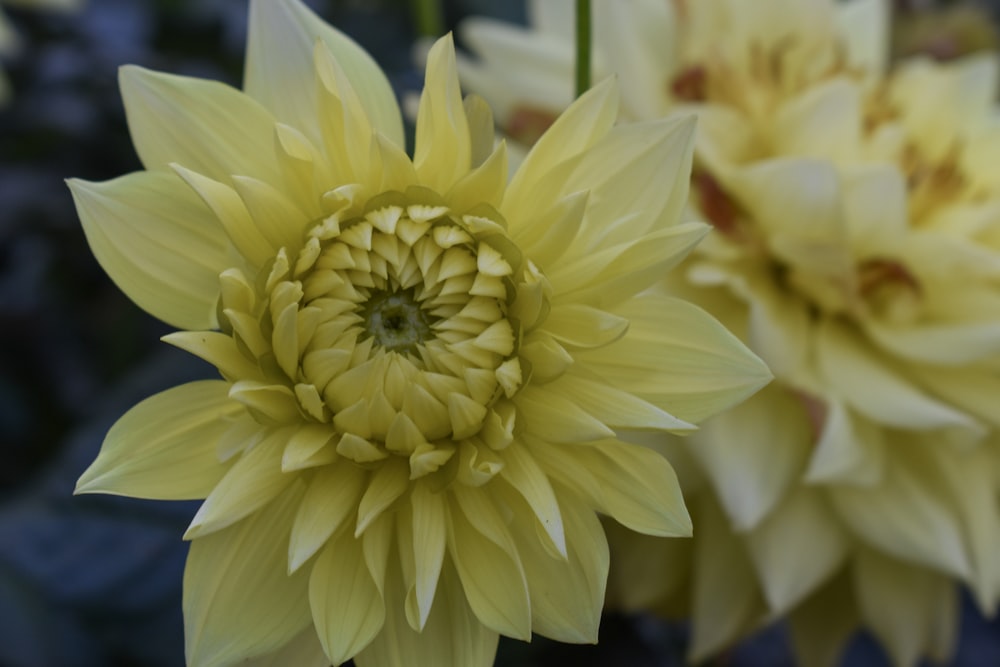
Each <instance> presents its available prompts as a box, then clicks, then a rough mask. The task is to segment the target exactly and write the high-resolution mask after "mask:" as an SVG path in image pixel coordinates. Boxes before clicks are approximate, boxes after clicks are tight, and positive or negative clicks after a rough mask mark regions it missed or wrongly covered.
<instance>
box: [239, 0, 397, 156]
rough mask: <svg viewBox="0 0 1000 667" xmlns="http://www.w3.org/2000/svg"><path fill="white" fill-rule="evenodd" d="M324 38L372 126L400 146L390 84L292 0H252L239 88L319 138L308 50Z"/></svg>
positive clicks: (283, 119)
mask: <svg viewBox="0 0 1000 667" xmlns="http://www.w3.org/2000/svg"><path fill="white" fill-rule="evenodd" d="M317 40H321V41H323V42H324V43H325V44H326V46H327V47H328V48H329V49H330V52H331V53H333V55H334V56H335V57H336V58H337V62H339V63H340V66H341V67H342V68H343V69H344V71H345V72H346V74H347V78H348V79H350V81H351V86H352V87H353V88H354V90H355V92H356V93H357V94H358V97H359V98H360V99H361V104H362V106H363V107H364V108H365V111H366V112H367V114H368V118H369V120H370V121H371V123H372V126H373V127H374V128H375V129H376V130H377V131H378V132H380V133H381V134H383V135H385V136H386V137H387V138H388V139H389V140H390V141H392V142H393V143H394V144H396V145H397V146H399V147H403V146H405V145H406V144H405V138H404V136H403V120H402V116H401V115H400V113H399V106H398V104H397V103H396V96H395V93H393V90H392V86H391V85H390V84H389V80H388V79H386V77H385V74H384V73H383V72H382V70H381V69H380V68H379V66H378V64H376V62H375V61H374V60H373V59H372V57H371V56H370V55H368V53H367V52H365V51H364V49H362V48H361V47H360V46H358V45H357V44H355V43H354V41H352V40H351V39H350V38H349V37H347V36H346V35H344V34H343V33H341V32H339V31H338V30H336V29H334V28H333V27H331V26H329V25H327V24H326V23H324V22H323V21H322V20H321V19H320V18H319V17H318V16H316V14H314V13H313V12H312V10H310V9H309V8H308V7H306V6H305V5H304V4H303V3H301V2H298V1H297V0H253V1H252V2H251V3H250V27H249V37H248V42H247V59H246V74H245V80H244V89H245V90H246V92H247V94H248V95H250V96H251V97H253V98H254V99H256V100H257V101H258V102H260V103H261V104H263V105H264V106H265V107H267V108H268V109H269V110H270V111H271V113H273V114H274V116H275V118H277V119H278V120H280V121H281V122H284V123H288V124H289V125H292V126H294V127H296V128H298V129H299V130H300V131H302V132H304V133H306V134H307V135H308V136H309V137H310V138H311V139H313V140H314V141H318V140H319V128H318V126H317V119H316V89H315V82H314V79H313V51H314V49H315V46H316V41H317Z"/></svg>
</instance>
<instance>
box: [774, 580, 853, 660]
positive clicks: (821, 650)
mask: <svg viewBox="0 0 1000 667" xmlns="http://www.w3.org/2000/svg"><path fill="white" fill-rule="evenodd" d="M857 626H858V610H857V604H856V603H855V601H854V596H853V594H852V592H851V581H850V578H849V575H848V574H847V570H842V571H841V573H840V574H838V575H837V576H836V577H834V578H833V579H831V580H830V581H829V582H827V583H826V584H825V585H824V586H823V587H822V588H820V589H819V590H818V591H815V592H814V593H813V594H812V595H810V596H809V597H807V598H806V599H805V600H803V602H802V604H800V605H799V606H797V607H796V608H795V609H793V610H792V611H791V612H790V613H789V615H788V630H789V635H790V636H791V643H792V649H793V651H794V652H795V657H796V659H797V660H798V661H799V664H801V665H802V667H835V666H836V665H839V664H841V658H842V653H843V651H844V649H845V644H846V643H847V641H848V640H849V639H850V637H851V636H852V635H853V633H854V632H855V630H856V629H857Z"/></svg>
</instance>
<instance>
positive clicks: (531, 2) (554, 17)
mask: <svg viewBox="0 0 1000 667" xmlns="http://www.w3.org/2000/svg"><path fill="white" fill-rule="evenodd" d="M525 11H526V12H527V15H528V24H529V25H531V26H532V27H533V28H535V29H536V30H538V31H539V32H542V33H544V34H551V35H554V36H559V37H561V38H563V39H565V40H572V39H573V34H574V33H573V25H574V20H575V19H574V17H575V16H576V14H575V13H574V12H575V11H576V8H575V5H574V3H573V0H527V2H526V9H525Z"/></svg>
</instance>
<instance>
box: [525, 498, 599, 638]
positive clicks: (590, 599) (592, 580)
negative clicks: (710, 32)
mask: <svg viewBox="0 0 1000 667" xmlns="http://www.w3.org/2000/svg"><path fill="white" fill-rule="evenodd" d="M557 493H558V496H559V499H560V506H561V507H562V508H563V509H562V517H563V525H564V527H565V533H566V551H567V555H566V558H565V559H562V558H557V557H555V555H553V554H552V553H550V552H549V551H547V550H546V549H545V547H544V546H543V544H542V542H541V541H540V540H539V538H538V532H537V531H536V530H534V529H533V527H532V525H531V523H532V522H530V521H514V522H513V524H512V530H513V531H514V539H515V540H516V542H517V548H518V551H519V553H520V554H521V562H522V563H523V564H524V573H525V577H526V578H527V580H528V590H529V592H530V594H531V625H532V629H533V630H534V631H535V632H537V633H539V634H541V635H544V636H546V637H549V638H551V639H555V640H557V641H562V642H572V643H584V642H589V643H595V642H597V627H598V624H599V623H600V620H601V608H602V606H603V604H604V591H605V584H606V582H607V578H608V565H609V561H610V558H609V554H608V543H607V539H606V538H605V537H604V529H603V527H602V526H601V522H600V521H599V520H598V519H597V517H596V516H595V514H594V512H593V510H592V509H591V508H590V507H587V505H586V503H585V502H584V501H583V500H582V499H581V498H579V497H578V496H576V494H574V493H572V492H571V491H569V490H568V489H566V488H563V487H557ZM515 508H516V509H515V510H514V511H515V515H516V516H528V515H529V513H530V512H531V510H530V509H529V508H528V507H526V506H524V505H523V504H522V503H518V504H516V505H515ZM519 510H521V511H519Z"/></svg>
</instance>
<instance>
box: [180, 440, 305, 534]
mask: <svg viewBox="0 0 1000 667" xmlns="http://www.w3.org/2000/svg"><path fill="white" fill-rule="evenodd" d="M288 437H289V432H288V431H287V430H278V431H274V432H273V433H271V434H270V435H268V437H266V438H264V440H262V441H261V442H259V443H257V445H256V446H255V447H253V448H252V449H250V450H249V451H246V452H244V453H243V455H242V456H240V458H239V459H237V461H236V463H234V464H233V466H232V467H231V468H229V470H228V471H227V472H226V475H225V476H224V477H223V478H222V479H221V480H219V483H218V484H217V485H216V486H215V488H214V489H212V492H211V493H210V494H208V497H207V498H205V502H203V503H202V504H201V507H200V508H199V509H198V512H197V513H196V514H195V515H194V518H193V519H192V520H191V525H190V527H188V529H187V532H186V533H185V534H184V539H188V540H190V539H195V538H198V537H203V536H205V535H208V534H210V533H214V532H217V531H219V530H221V529H223V528H226V527H227V526H231V525H232V524H234V523H236V522H237V521H239V520H240V519H242V518H244V517H246V516H248V515H250V514H253V513H254V512H257V511H258V510H259V509H261V508H262V507H264V506H266V505H267V504H269V503H270V502H272V501H273V500H274V499H275V498H276V497H278V495H280V494H281V492H282V491H284V490H285V489H287V488H288V487H289V486H290V485H291V484H292V482H294V481H295V476H294V475H289V474H286V473H284V472H282V470H281V455H282V453H283V452H284V445H285V442H286V441H287V440H288Z"/></svg>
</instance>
